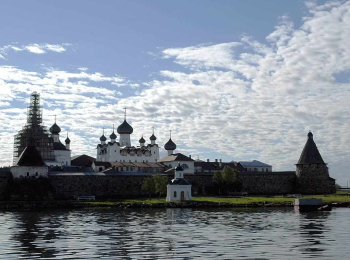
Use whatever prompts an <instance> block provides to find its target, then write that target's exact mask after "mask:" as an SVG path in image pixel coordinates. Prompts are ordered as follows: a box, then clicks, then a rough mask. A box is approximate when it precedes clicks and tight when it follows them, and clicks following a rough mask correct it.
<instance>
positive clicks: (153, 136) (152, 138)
mask: <svg viewBox="0 0 350 260" xmlns="http://www.w3.org/2000/svg"><path fill="white" fill-rule="evenodd" d="M149 139H150V140H151V141H155V140H157V137H156V136H155V135H154V134H152V135H151V137H150V138H149Z"/></svg>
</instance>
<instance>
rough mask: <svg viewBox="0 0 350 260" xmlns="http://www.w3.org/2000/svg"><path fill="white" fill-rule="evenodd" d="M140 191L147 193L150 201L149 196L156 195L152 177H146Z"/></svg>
mask: <svg viewBox="0 0 350 260" xmlns="http://www.w3.org/2000/svg"><path fill="white" fill-rule="evenodd" d="M142 189H143V190H144V191H147V193H148V195H149V199H151V195H152V194H154V193H156V185H155V182H154V178H152V177H147V178H146V179H145V180H144V181H143V184H142Z"/></svg>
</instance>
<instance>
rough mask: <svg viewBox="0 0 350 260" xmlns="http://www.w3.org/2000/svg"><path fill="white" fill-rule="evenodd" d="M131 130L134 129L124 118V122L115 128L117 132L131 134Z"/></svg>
mask: <svg viewBox="0 0 350 260" xmlns="http://www.w3.org/2000/svg"><path fill="white" fill-rule="evenodd" d="M133 131H134V129H133V128H132V127H131V125H129V124H128V122H126V119H124V122H123V123H122V124H121V125H120V126H118V128H117V132H118V134H132V132H133Z"/></svg>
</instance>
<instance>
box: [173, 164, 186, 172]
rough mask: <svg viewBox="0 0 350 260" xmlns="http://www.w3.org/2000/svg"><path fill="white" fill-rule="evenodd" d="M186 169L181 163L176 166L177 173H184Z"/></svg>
mask: <svg viewBox="0 0 350 260" xmlns="http://www.w3.org/2000/svg"><path fill="white" fill-rule="evenodd" d="M183 170H184V169H183V168H182V167H181V165H180V163H179V164H178V165H177V166H176V168H175V171H177V172H178V171H183Z"/></svg>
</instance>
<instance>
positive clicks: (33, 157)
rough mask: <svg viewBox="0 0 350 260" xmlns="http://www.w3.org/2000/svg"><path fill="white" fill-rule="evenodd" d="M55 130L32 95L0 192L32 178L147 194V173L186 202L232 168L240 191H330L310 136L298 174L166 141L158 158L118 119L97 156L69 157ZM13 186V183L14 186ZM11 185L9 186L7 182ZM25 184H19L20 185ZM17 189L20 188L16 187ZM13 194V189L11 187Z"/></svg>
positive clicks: (68, 194) (102, 191)
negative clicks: (208, 156)
mask: <svg viewBox="0 0 350 260" xmlns="http://www.w3.org/2000/svg"><path fill="white" fill-rule="evenodd" d="M60 133H61V128H60V127H59V126H58V124H57V122H56V120H55V122H54V124H53V125H52V126H51V127H50V128H49V129H47V128H46V127H45V126H43V125H42V107H41V105H40V95H39V94H38V93H35V92H34V93H32V94H31V97H30V105H29V107H28V116H27V123H26V125H25V126H24V127H23V128H22V129H21V130H20V131H19V132H18V134H17V135H16V136H15V137H14V154H13V166H12V167H10V168H1V169H0V197H1V196H3V197H4V196H19V195H18V194H17V195H14V194H13V193H16V192H17V191H16V188H13V185H22V184H23V182H28V180H29V179H30V180H35V179H38V180H39V179H43V178H44V179H45V180H47V183H48V185H49V187H50V194H52V196H53V197H55V198H59V199H72V198H74V197H77V196H86V195H92V196H95V197H97V198H112V197H139V196H145V195H146V193H145V192H144V191H143V190H142V188H141V186H142V183H143V180H144V179H145V178H147V177H150V176H153V175H163V176H167V177H168V180H169V184H168V194H167V200H168V201H172V200H189V199H191V198H192V194H193V195H197V194H198V195H199V194H201V195H205V194H210V193H211V192H212V191H213V186H214V183H213V174H214V172H215V171H221V170H222V169H223V168H224V167H225V166H230V167H232V168H233V169H235V170H236V171H237V172H238V177H239V179H240V180H241V181H242V191H243V192H246V193H248V194H291V193H301V194H329V193H334V192H335V180H334V179H332V178H330V176H329V173H328V167H327V165H326V163H325V162H324V161H323V159H322V156H321V154H320V152H319V150H318V148H317V146H316V144H315V142H314V140H313V134H312V133H311V132H309V133H308V136H307V142H306V144H305V147H304V149H303V150H302V153H301V156H300V158H299V161H298V162H297V163H296V171H292V172H273V171H272V166H271V165H268V164H265V163H262V162H259V161H256V160H255V161H252V162H234V161H232V162H222V161H221V160H215V161H214V162H210V161H209V160H207V161H201V160H194V159H192V158H191V156H190V155H189V156H187V155H184V154H181V153H175V150H176V144H175V142H174V141H173V140H172V139H171V132H170V138H169V140H168V141H167V142H166V143H165V145H164V149H165V150H167V153H168V154H167V156H165V157H163V158H160V153H159V149H160V147H159V145H158V142H157V137H156V135H155V133H154V131H153V133H152V135H151V136H150V137H149V142H148V143H146V140H145V137H144V136H141V137H140V139H139V142H138V144H137V145H133V144H132V143H131V138H130V137H131V134H132V133H133V128H132V126H131V125H130V124H129V123H128V122H127V119H126V113H125V117H124V121H123V122H122V123H121V124H120V125H119V126H118V127H117V129H116V132H115V129H114V126H113V131H112V133H111V134H110V135H109V140H107V137H106V136H105V133H104V131H103V134H102V136H101V137H100V140H99V143H98V144H97V147H96V158H93V157H90V156H87V155H80V156H75V157H71V149H70V144H71V140H70V139H69V137H68V134H67V135H66V136H65V141H64V144H63V143H62V142H61V141H60ZM16 183H17V184H16ZM11 185H12V186H11ZM22 186H23V185H22ZM22 186H21V187H22ZM15 191H16V192H15Z"/></svg>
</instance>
